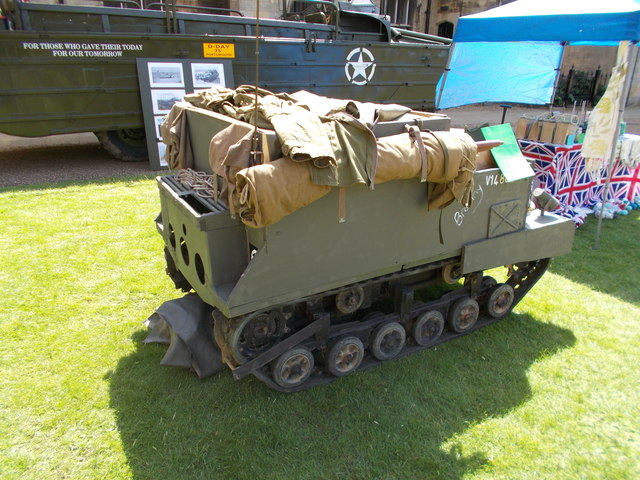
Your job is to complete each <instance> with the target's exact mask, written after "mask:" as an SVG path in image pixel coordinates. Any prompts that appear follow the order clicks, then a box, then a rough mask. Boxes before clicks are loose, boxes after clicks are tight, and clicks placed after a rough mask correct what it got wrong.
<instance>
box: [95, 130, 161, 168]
mask: <svg viewBox="0 0 640 480" xmlns="http://www.w3.org/2000/svg"><path fill="white" fill-rule="evenodd" d="M94 133H95V135H96V137H98V140H100V144H101V145H102V146H103V147H104V149H105V150H106V151H107V152H109V153H110V154H111V155H113V156H114V157H116V158H117V159H118V160H122V161H123V162H142V161H143V160H148V159H149V154H148V152H147V140H146V138H145V133H144V128H125V129H123V130H107V131H106V132H94Z"/></svg>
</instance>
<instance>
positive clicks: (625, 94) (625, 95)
mask: <svg viewBox="0 0 640 480" xmlns="http://www.w3.org/2000/svg"><path fill="white" fill-rule="evenodd" d="M618 48H620V47H618ZM629 48H632V49H633V50H632V51H631V52H630V54H629V55H628V56H627V67H626V68H627V71H626V75H625V79H624V86H623V88H622V92H621V94H620V96H621V98H620V107H619V108H618V115H617V116H616V130H615V135H614V137H613V141H612V144H611V150H610V154H609V165H607V179H606V181H605V184H604V190H603V192H602V207H601V208H600V216H599V217H598V224H597V226H596V238H595V241H594V243H593V247H592V248H593V250H597V249H598V247H599V246H600V231H601V230H602V216H603V214H604V204H605V203H606V201H607V197H608V196H609V187H610V186H611V175H612V173H613V165H614V163H615V160H616V150H617V148H616V147H617V145H618V136H619V135H620V121H621V120H622V114H623V113H624V109H625V107H626V106H627V101H628V99H629V90H630V89H631V75H630V72H629V70H631V69H630V68H629V67H630V66H631V65H634V64H635V62H636V59H637V56H638V48H637V47H636V44H635V42H633V43H631V45H629Z"/></svg>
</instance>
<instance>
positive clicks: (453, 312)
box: [447, 297, 480, 333]
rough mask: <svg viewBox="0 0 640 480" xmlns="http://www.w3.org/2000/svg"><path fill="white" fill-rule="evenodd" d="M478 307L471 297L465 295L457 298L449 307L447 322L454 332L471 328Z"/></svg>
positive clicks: (474, 322)
mask: <svg viewBox="0 0 640 480" xmlns="http://www.w3.org/2000/svg"><path fill="white" fill-rule="evenodd" d="M479 314H480V307H479V306H478V302H476V301H475V300H474V299H473V298H469V297H465V298H461V299H459V300H457V301H456V302H455V303H454V304H453V305H452V306H451V308H450V309H449V315H447V324H448V325H449V328H450V329H451V330H453V331H454V332H456V333H464V332H467V331H469V330H471V329H472V328H473V326H474V325H475V324H476V321H477V320H478V315H479Z"/></svg>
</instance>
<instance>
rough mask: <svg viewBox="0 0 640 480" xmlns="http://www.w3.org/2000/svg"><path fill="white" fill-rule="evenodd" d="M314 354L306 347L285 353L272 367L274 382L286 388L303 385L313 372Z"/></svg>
mask: <svg viewBox="0 0 640 480" xmlns="http://www.w3.org/2000/svg"><path fill="white" fill-rule="evenodd" d="M313 365H314V360H313V354H312V353H311V352H310V351H309V350H308V349H307V348H305V347H297V348H294V349H292V350H289V351H288V352H284V353H283V354H282V355H280V357H278V359H277V360H276V361H275V362H273V364H272V366H271V375H272V377H273V380H274V381H275V382H276V383H277V384H278V385H280V386H281V387H284V388H292V387H297V386H298V385H301V384H303V383H304V382H305V380H307V378H309V376H310V375H311V372H312V371H313Z"/></svg>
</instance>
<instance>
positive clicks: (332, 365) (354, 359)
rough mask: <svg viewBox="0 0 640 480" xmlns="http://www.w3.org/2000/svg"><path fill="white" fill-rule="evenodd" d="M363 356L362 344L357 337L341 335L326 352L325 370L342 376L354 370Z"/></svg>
mask: <svg viewBox="0 0 640 480" xmlns="http://www.w3.org/2000/svg"><path fill="white" fill-rule="evenodd" d="M363 358H364V345H363V344H362V341H361V340H360V339H359V338H358V337H343V338H341V339H339V340H337V341H336V342H335V343H334V344H333V345H331V348H329V351H328V352H327V360H326V362H327V370H329V372H330V373H331V374H332V375H335V376H336V377H342V376H344V375H348V374H349V373H351V372H353V371H354V370H356V369H357V368H358V367H359V366H360V363H362V359H363Z"/></svg>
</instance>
